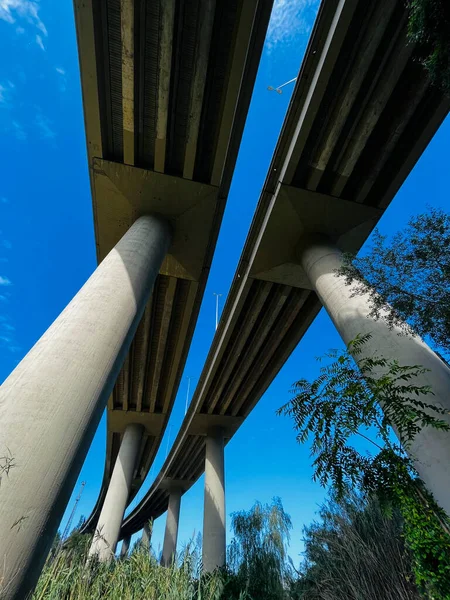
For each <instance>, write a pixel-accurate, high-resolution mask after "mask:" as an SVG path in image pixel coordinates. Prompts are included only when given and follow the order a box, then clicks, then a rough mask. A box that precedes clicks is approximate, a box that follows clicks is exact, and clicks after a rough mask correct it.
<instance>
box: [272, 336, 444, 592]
mask: <svg viewBox="0 0 450 600" xmlns="http://www.w3.org/2000/svg"><path fill="white" fill-rule="evenodd" d="M369 338H370V335H366V336H360V337H357V338H356V339H355V340H354V341H352V342H351V343H350V344H349V347H348V348H347V350H345V351H331V352H329V353H328V354H326V355H325V357H326V359H327V360H328V361H329V360H331V361H332V362H331V363H330V362H327V363H326V364H324V365H323V366H322V367H321V369H320V375H319V377H317V378H316V379H315V380H313V381H312V382H309V381H307V380H300V381H298V382H297V383H296V384H295V385H294V388H293V392H294V397H293V399H292V400H291V401H290V402H289V403H288V404H286V405H285V406H283V407H282V408H281V409H280V410H279V412H280V413H283V414H286V415H289V416H291V417H292V418H293V419H294V422H295V427H296V429H297V431H298V435H297V439H298V441H299V442H300V443H305V442H306V441H307V440H310V441H311V454H312V456H313V467H314V478H315V479H316V480H318V481H319V482H320V483H321V484H322V485H324V486H325V485H330V486H331V488H332V490H334V492H335V493H336V497H337V499H338V500H341V499H343V498H344V497H345V495H346V494H348V493H349V491H350V490H352V489H359V490H361V491H363V492H364V493H366V494H368V495H374V496H376V497H377V498H378V499H379V500H380V502H381V503H382V506H383V507H384V508H385V509H386V510H388V511H389V510H392V509H393V508H394V507H397V508H398V509H399V510H400V511H401V513H402V515H403V518H404V520H405V536H406V541H407V544H408V547H410V548H411V549H412V550H413V551H414V573H415V576H416V582H417V584H418V585H419V586H420V587H421V589H423V590H427V591H428V590H432V591H433V593H434V595H435V598H448V597H450V596H447V595H444V591H445V594H447V593H449V590H450V535H449V531H450V523H449V520H448V517H447V516H446V515H445V513H444V512H443V511H442V509H441V508H440V507H439V506H438V505H437V504H436V502H435V501H434V499H433V498H432V496H431V494H429V493H428V492H427V491H426V490H425V489H424V488H423V486H422V485H421V483H420V481H418V478H417V473H416V472H415V469H414V466H413V463H412V461H411V459H410V458H409V456H408V454H407V450H408V448H409V447H410V445H411V442H412V441H413V439H414V438H415V436H416V435H417V433H418V432H419V431H420V430H421V429H422V428H423V427H433V428H436V429H441V430H445V431H449V425H448V423H447V422H446V421H445V420H444V419H443V418H442V417H443V416H444V415H446V414H447V412H446V411H445V410H444V409H440V408H437V407H436V406H434V405H431V404H429V403H428V402H426V397H427V395H429V394H432V391H431V390H430V389H429V388H428V387H426V386H421V385H417V384H416V382H415V378H416V377H417V376H418V375H420V374H421V373H423V372H424V369H423V368H422V367H420V366H402V365H400V364H399V363H398V361H396V360H387V359H385V358H383V357H379V356H373V357H370V358H367V357H361V358H358V356H359V355H360V354H361V349H362V347H363V345H364V343H366V341H367V340H368V339H369ZM353 357H355V358H353ZM393 428H395V431H396V433H397V436H398V438H399V441H398V442H397V441H393V440H394V434H393ZM361 439H364V440H365V442H366V444H369V446H370V447H371V448H372V451H366V450H365V449H364V450H361V449H360V448H361V442H360V440H361ZM438 594H440V595H438Z"/></svg>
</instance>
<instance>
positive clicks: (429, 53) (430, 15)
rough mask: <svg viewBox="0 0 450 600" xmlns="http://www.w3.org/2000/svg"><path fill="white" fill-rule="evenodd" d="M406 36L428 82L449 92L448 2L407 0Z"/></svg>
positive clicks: (443, 0) (449, 17)
mask: <svg viewBox="0 0 450 600" xmlns="http://www.w3.org/2000/svg"><path fill="white" fill-rule="evenodd" d="M408 8H409V21H408V38H409V39H410V40H411V42H413V43H414V44H415V45H416V48H417V52H418V56H419V59H420V61H421V62H422V64H423V65H424V67H425V68H426V69H427V71H428V73H429V75H430V79H431V81H432V82H433V83H434V84H435V85H437V86H438V87H439V88H441V90H442V91H443V92H445V93H446V94H450V36H449V33H448V32H449V31H450V3H449V2H448V0H409V2H408Z"/></svg>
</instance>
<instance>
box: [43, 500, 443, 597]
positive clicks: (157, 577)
mask: <svg viewBox="0 0 450 600" xmlns="http://www.w3.org/2000/svg"><path fill="white" fill-rule="evenodd" d="M231 523H232V529H233V532H234V538H233V540H232V541H231V544H230V545H229V547H228V566H227V568H226V569H224V570H223V571H218V572H216V573H214V574H212V575H209V576H201V575H200V572H201V563H200V545H201V543H200V541H199V542H198V543H197V544H189V545H188V546H187V547H186V548H185V549H184V550H183V551H182V552H181V553H180V555H179V556H178V560H177V562H176V564H174V565H173V566H172V567H170V568H163V567H161V566H160V565H159V563H158V561H157V560H156V557H155V556H154V555H153V554H150V553H149V551H148V549H147V548H145V547H143V546H141V545H140V544H137V545H136V546H135V548H134V549H133V551H132V552H131V554H130V556H129V557H128V558H126V559H125V560H120V559H117V560H115V561H113V562H111V563H109V564H99V563H91V566H90V568H86V558H87V553H88V548H89V544H90V539H89V537H88V536H80V535H79V534H77V533H76V532H75V534H73V535H72V536H71V538H70V539H69V542H70V543H69V544H66V545H65V546H64V549H62V550H59V551H57V552H56V555H51V556H50V557H49V560H48V561H47V565H46V567H45V569H44V572H43V574H42V576H41V579H40V580H39V584H38V587H37V589H36V592H35V594H34V596H33V600H81V599H83V600H112V599H114V600H152V599H156V598H158V599H160V598H161V599H163V600H179V599H181V600H213V599H214V600H362V599H364V600H419V599H420V598H429V599H430V600H431V597H430V596H422V595H420V594H419V591H418V589H417V587H416V585H415V584H414V577H413V574H412V558H411V553H410V552H409V551H408V549H407V548H406V546H405V543H404V539H403V519H402V517H401V515H400V512H399V511H398V510H397V509H394V510H393V511H392V514H390V515H388V514H386V513H385V512H384V511H383V510H382V509H381V507H380V505H379V503H378V502H377V501H375V500H369V501H367V500H366V499H365V498H364V497H363V496H357V495H355V494H350V495H348V496H347V497H346V498H345V499H342V500H339V501H338V500H337V498H336V497H334V498H332V499H330V500H329V501H328V502H327V503H326V504H325V505H324V506H323V507H322V508H321V510H320V512H319V519H318V521H317V522H315V523H313V524H312V525H310V526H308V527H306V528H305V529H304V537H305V540H304V541H305V558H304V560H303V561H302V563H301V565H300V567H299V568H298V569H296V568H295V567H294V565H293V563H292V561H291V560H290V559H289V557H288V555H287V546H288V542H289V535H290V531H291V520H290V518H289V515H287V514H286V513H285V511H284V509H283V506H282V504H281V501H280V500H279V499H278V498H275V499H274V500H273V502H272V503H271V504H270V505H262V504H260V503H256V504H255V506H253V508H252V509H250V510H249V511H242V512H239V513H235V514H233V515H232V519H231ZM433 598H439V597H438V596H434V597H433Z"/></svg>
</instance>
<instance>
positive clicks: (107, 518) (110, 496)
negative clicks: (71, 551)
mask: <svg viewBox="0 0 450 600" xmlns="http://www.w3.org/2000/svg"><path fill="white" fill-rule="evenodd" d="M143 432H144V427H143V426H142V425H138V424H134V423H133V424H131V425H128V426H127V428H126V429H125V433H124V434H123V439H122V443H121V444H120V449H119V454H118V455H117V459H116V462H115V465H114V470H113V474H112V477H111V481H110V483H109V486H108V491H107V493H106V497H105V502H104V503H103V508H102V511H101V513H100V517H99V520H98V524H97V527H96V528H95V533H94V539H93V540H92V544H91V548H90V550H89V556H97V557H98V558H99V560H101V561H107V560H111V558H113V557H114V554H115V552H116V546H117V542H118V541H119V533H120V526H121V524H122V519H123V515H124V513H125V508H126V506H127V501H128V498H129V495H130V491H131V483H132V481H133V473H134V470H135V467H136V461H137V457H138V454H139V449H140V446H141V439H142V434H143Z"/></svg>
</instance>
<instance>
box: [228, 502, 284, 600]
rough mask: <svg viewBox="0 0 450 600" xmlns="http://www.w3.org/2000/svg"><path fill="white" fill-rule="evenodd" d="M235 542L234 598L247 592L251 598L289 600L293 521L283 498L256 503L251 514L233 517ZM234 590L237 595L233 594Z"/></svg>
mask: <svg viewBox="0 0 450 600" xmlns="http://www.w3.org/2000/svg"><path fill="white" fill-rule="evenodd" d="M231 528H232V530H233V534H234V538H233V540H232V541H231V544H230V545H229V547H228V561H227V562H228V569H229V571H230V574H232V575H233V577H231V578H229V582H228V586H227V589H228V592H229V594H230V595H229V597H230V598H237V597H238V595H237V592H239V594H241V593H243V592H245V594H247V595H248V596H249V597H250V598H255V599H256V598H264V600H283V599H284V598H288V596H287V581H288V579H289V575H290V574H289V571H288V567H287V564H288V563H287V546H288V544H289V535H290V530H291V528H292V523H291V519H290V517H289V515H288V514H286V512H285V511H284V509H283V505H282V503H281V500H280V498H274V499H273V500H272V503H271V504H261V503H260V502H256V503H255V505H254V506H253V507H252V508H251V509H250V510H249V511H240V512H235V513H233V514H232V515H231ZM232 590H234V594H233V593H232Z"/></svg>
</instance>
